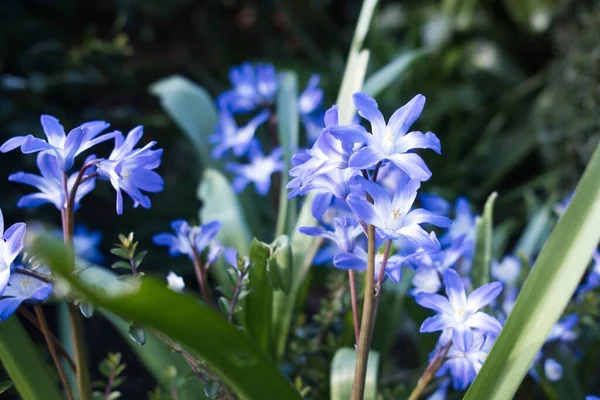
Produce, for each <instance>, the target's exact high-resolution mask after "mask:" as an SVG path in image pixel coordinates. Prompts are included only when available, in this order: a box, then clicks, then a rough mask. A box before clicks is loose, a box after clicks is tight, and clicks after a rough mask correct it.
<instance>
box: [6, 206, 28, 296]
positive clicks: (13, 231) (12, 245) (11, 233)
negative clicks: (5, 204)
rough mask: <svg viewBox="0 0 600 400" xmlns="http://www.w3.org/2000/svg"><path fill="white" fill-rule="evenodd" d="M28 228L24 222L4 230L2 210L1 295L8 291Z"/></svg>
mask: <svg viewBox="0 0 600 400" xmlns="http://www.w3.org/2000/svg"><path fill="white" fill-rule="evenodd" d="M25 230H26V226H25V224H24V223H23V222H17V223H15V224H13V225H11V226H10V227H9V228H8V229H6V230H4V215H3V214H2V210H1V209H0V232H1V233H2V238H0V295H1V294H2V293H3V292H4V290H5V289H6V284H7V283H8V281H9V278H10V275H11V274H10V270H11V265H12V263H13V262H14V261H15V258H17V256H18V255H19V253H20V252H21V250H23V239H24V237H25Z"/></svg>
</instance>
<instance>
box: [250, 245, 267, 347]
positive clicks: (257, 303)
mask: <svg viewBox="0 0 600 400" xmlns="http://www.w3.org/2000/svg"><path fill="white" fill-rule="evenodd" d="M270 257H271V249H270V248H269V245H268V244H266V243H262V242H260V241H258V240H256V239H254V240H253V241H252V243H251V244H250V272H249V276H248V278H249V282H248V290H250V292H251V293H252V294H251V295H250V296H248V297H246V298H245V299H244V312H245V315H246V316H247V318H245V320H244V327H245V328H246V331H247V332H248V334H249V335H250V336H252V337H253V338H254V339H255V340H256V343H258V345H259V346H260V347H261V348H262V349H263V350H264V351H265V352H266V353H267V354H271V353H272V351H271V349H272V348H273V343H272V339H271V316H272V308H273V288H272V287H271V284H270V283H269V278H268V276H267V263H268V261H269V258H270Z"/></svg>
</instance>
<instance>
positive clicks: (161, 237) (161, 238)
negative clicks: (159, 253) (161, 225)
mask: <svg viewBox="0 0 600 400" xmlns="http://www.w3.org/2000/svg"><path fill="white" fill-rule="evenodd" d="M178 242H179V240H178V239H177V237H176V236H175V235H172V234H170V233H159V234H156V235H154V236H153V237H152V243H154V244H155V245H157V246H167V247H175V246H177V244H178Z"/></svg>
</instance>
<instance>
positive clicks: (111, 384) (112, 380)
mask: <svg viewBox="0 0 600 400" xmlns="http://www.w3.org/2000/svg"><path fill="white" fill-rule="evenodd" d="M125 367H126V365H125V364H122V363H121V353H108V355H107V356H106V358H105V359H104V360H102V362H101V363H100V365H99V369H100V373H101V374H102V375H103V376H104V377H105V378H106V382H94V383H93V384H92V385H93V386H94V387H95V388H97V389H102V391H94V392H93V396H94V400H117V399H120V398H121V392H119V391H118V390H117V389H118V388H119V386H121V384H122V383H123V382H125V379H126V378H125V377H124V376H122V375H121V374H122V373H123V371H124V370H125Z"/></svg>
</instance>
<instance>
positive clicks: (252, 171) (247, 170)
mask: <svg viewBox="0 0 600 400" xmlns="http://www.w3.org/2000/svg"><path fill="white" fill-rule="evenodd" d="M282 157H283V150H282V149H281V148H280V147H277V148H275V149H273V151H272V152H271V154H269V155H268V156H265V155H264V153H263V152H262V149H261V148H260V144H258V142H257V141H254V142H253V143H252V144H251V145H250V148H249V150H248V158H249V160H250V163H248V164H239V163H227V165H226V166H225V168H226V169H227V170H228V171H230V172H232V173H234V174H235V178H234V179H233V182H232V185H233V189H234V190H235V191H236V192H237V193H240V192H241V191H242V190H244V188H245V187H246V186H247V185H248V184H249V183H250V182H252V183H254V187H255V188H256V192H257V193H258V194H260V195H261V196H266V195H267V194H268V193H269V189H271V175H273V174H274V173H276V172H279V171H281V170H282V169H283V165H284V164H283V160H282Z"/></svg>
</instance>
